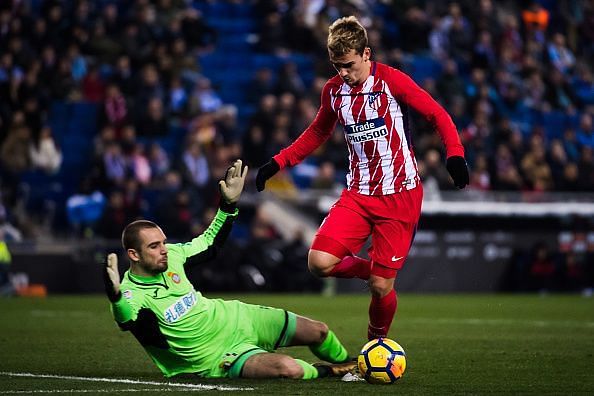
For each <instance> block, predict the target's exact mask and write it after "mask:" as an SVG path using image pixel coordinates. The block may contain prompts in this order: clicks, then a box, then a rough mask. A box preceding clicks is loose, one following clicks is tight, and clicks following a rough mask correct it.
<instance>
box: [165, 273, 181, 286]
mask: <svg viewBox="0 0 594 396" xmlns="http://www.w3.org/2000/svg"><path fill="white" fill-rule="evenodd" d="M167 276H168V277H170V278H171V280H172V281H173V283H175V284H178V283H179V282H181V278H180V277H179V275H178V274H176V273H175V272H168V273H167Z"/></svg>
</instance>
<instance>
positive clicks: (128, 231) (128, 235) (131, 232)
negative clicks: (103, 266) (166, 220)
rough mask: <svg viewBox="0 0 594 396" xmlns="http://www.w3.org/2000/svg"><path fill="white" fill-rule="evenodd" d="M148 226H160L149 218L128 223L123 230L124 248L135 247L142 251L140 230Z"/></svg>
mask: <svg viewBox="0 0 594 396" xmlns="http://www.w3.org/2000/svg"><path fill="white" fill-rule="evenodd" d="M147 228H160V227H159V226H158V225H157V224H155V223H153V222H152V221H149V220H136V221H133V222H132V223H130V224H128V225H127V226H126V228H124V231H123V232H122V246H123V247H124V250H128V249H134V250H136V251H140V248H141V243H140V238H139V235H140V231H141V230H145V229H147Z"/></svg>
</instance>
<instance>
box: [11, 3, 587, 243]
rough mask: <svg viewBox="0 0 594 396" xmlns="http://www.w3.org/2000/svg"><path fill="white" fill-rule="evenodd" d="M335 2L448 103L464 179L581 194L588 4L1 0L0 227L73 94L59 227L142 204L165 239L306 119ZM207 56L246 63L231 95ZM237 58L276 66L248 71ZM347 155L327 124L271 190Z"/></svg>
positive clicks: (191, 227) (330, 174)
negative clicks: (242, 28)
mask: <svg viewBox="0 0 594 396" xmlns="http://www.w3.org/2000/svg"><path fill="white" fill-rule="evenodd" d="M221 4H222V5H223V6H221ZM217 10H218V11H217ZM235 10H240V11H241V12H239V11H238V12H237V13H234V12H235ZM344 15H356V16H357V17H358V18H359V19H360V20H361V21H362V23H363V24H364V25H365V26H366V27H367V29H368V32H369V41H370V46H371V48H372V58H373V59H375V60H378V61H381V62H385V63H388V64H390V65H393V66H396V67H399V68H401V69H402V70H404V71H406V72H408V73H410V74H411V75H412V76H413V78H415V80H416V81H417V83H418V84H419V85H421V86H422V87H424V88H425V89H426V90H427V91H429V92H430V93H431V95H432V96H433V97H435V98H436V99H437V100H438V101H439V102H440V103H441V104H442V105H443V106H444V107H445V108H446V109H447V110H448V112H449V113H450V114H451V116H452V118H453V119H454V122H455V123H456V125H457V127H458V130H459V132H460V136H461V138H462V141H463V143H464V145H465V147H466V150H467V151H466V152H467V160H468V163H469V167H470V171H471V186H470V188H472V189H478V190H513V191H543V192H546V191H566V192H577V191H590V192H591V191H594V155H593V150H594V126H593V117H594V77H593V70H592V67H593V65H594V1H592V0H573V1H572V0H566V1H545V0H542V1H492V0H479V1H470V0H459V1H448V2H443V1H431V0H425V1H423V0H416V1H412V0H349V1H338V0H273V1H251V0H221V1H218V2H217V1H208V0H202V1H191V0H121V1H113V0H96V1H90V0H47V1H41V0H13V1H3V2H1V5H0V152H1V157H0V177H1V179H0V180H1V201H0V206H1V209H2V210H0V226H1V227H3V229H6V230H10V231H6V232H4V234H5V238H13V239H19V238H20V234H21V233H25V234H26V235H34V234H35V232H38V231H36V227H35V224H34V223H35V221H32V220H31V219H32V218H33V216H31V215H30V214H29V215H28V214H27V213H26V209H23V208H22V205H21V206H19V202H20V201H19V198H20V197H21V196H22V194H23V192H22V182H21V181H22V177H21V176H22V175H23V174H24V173H27V172H29V173H30V172H37V173H42V174H45V175H48V177H53V178H54V179H52V180H55V181H57V182H58V183H59V182H60V181H61V180H63V179H60V175H62V174H64V173H65V172H66V171H65V170H64V169H63V168H64V166H63V163H65V162H67V160H68V156H69V155H70V154H71V153H70V152H68V151H62V149H61V147H63V146H64V145H65V144H64V143H65V141H64V140H62V141H61V140H60V139H61V138H60V136H62V134H61V132H62V131H59V130H54V128H52V125H55V124H52V118H53V117H54V112H53V109H54V106H55V104H56V103H81V102H82V103H91V104H94V106H95V108H96V112H95V113H93V114H96V120H93V122H94V123H95V125H96V128H95V132H94V134H93V136H90V141H91V142H92V145H93V150H92V153H93V154H92V156H91V157H90V158H85V160H86V161H85V163H84V164H82V165H81V166H83V167H84V169H85V172H84V176H83V177H82V178H80V180H76V181H75V182H76V184H77V188H76V191H74V192H73V193H72V194H71V196H70V197H69V199H68V205H67V206H68V211H67V215H68V217H67V218H68V221H69V222H70V225H71V226H72V228H74V229H75V230H76V231H77V232H81V233H85V232H88V233H90V235H96V234H98V235H101V236H104V237H107V238H117V237H119V234H120V232H121V229H122V227H123V226H124V225H125V224H126V223H127V222H129V221H131V220H133V219H135V218H137V217H139V216H143V217H149V218H153V219H154V220H156V221H158V222H160V223H161V224H162V225H163V227H164V228H165V229H166V230H167V233H168V235H169V236H170V237H172V238H184V237H187V236H189V235H193V234H195V233H196V232H199V231H200V230H202V229H203V228H204V227H205V225H206V224H208V222H209V220H210V217H209V216H210V215H211V214H212V209H213V208H215V207H216V205H217V200H218V191H217V189H216V181H217V180H218V179H219V178H221V177H222V176H223V174H224V172H225V169H226V168H227V166H228V165H229V164H230V163H231V162H232V160H234V159H235V158H242V159H244V161H245V162H246V163H247V164H248V165H249V166H250V167H251V168H252V169H255V168H256V167H257V166H259V165H261V164H262V163H264V162H265V161H266V160H267V159H268V158H269V157H270V155H271V154H274V153H276V152H278V150H279V149H280V148H281V147H283V146H286V145H287V144H289V143H290V142H291V141H292V140H293V139H295V138H296V137H297V136H298V135H299V134H300V133H301V132H302V130H303V129H304V127H305V126H307V125H308V123H309V122H310V121H311V120H312V119H313V118H314V117H315V114H316V111H317V108H318V105H319V95H320V91H321V88H322V86H323V84H324V82H325V81H326V79H327V78H328V77H330V76H331V75H333V73H335V71H334V70H333V69H332V68H331V65H330V64H329V62H328V60H327V52H326V47H325V43H326V36H327V27H328V25H329V24H330V23H331V22H332V21H333V20H335V19H336V18H338V17H340V16H344ZM221 21H223V22H234V21H238V22H246V26H248V27H249V30H250V31H249V32H248V33H249V34H247V35H245V37H246V42H245V43H243V44H244V45H245V47H246V48H247V49H245V50H242V51H243V52H241V53H237V54H236V53H233V52H230V51H227V52H226V53H225V52H224V49H222V47H221V43H225V42H229V41H230V40H231V39H233V36H232V35H233V33H230V32H229V31H227V30H225V29H219V28H218V26H220V22H221ZM221 51H223V52H224V53H223V54H222V56H225V57H227V58H232V57H234V56H237V59H234V60H233V63H234V65H235V66H234V68H233V69H232V70H229V71H228V72H227V75H226V79H227V82H228V83H230V84H233V83H234V79H235V78H236V77H237V78H238V77H239V76H240V75H241V74H242V73H245V72H249V73H250V75H249V78H248V80H249V81H248V82H247V83H245V84H239V83H237V86H236V88H235V89H237V90H240V91H241V96H240V100H225V99H224V98H228V97H229V92H228V91H227V89H228V87H229V86H230V85H229V84H226V85H221V84H219V83H218V82H217V83H213V80H212V79H211V78H209V76H213V75H214V73H215V72H216V70H212V68H211V69H209V68H208V67H205V66H204V65H203V64H202V62H201V59H203V57H204V56H205V55H208V54H216V53H219V55H221ZM251 54H266V55H270V56H275V57H277V58H278V59H281V60H285V61H282V62H281V66H280V67H278V68H273V67H266V66H260V67H257V68H248V67H247V63H248V58H249V57H250V55H251ZM295 54H299V55H304V56H306V57H308V59H310V60H311V62H310V65H309V67H308V68H306V69H303V66H302V65H301V64H299V65H298V64H297V63H296V62H293V61H291V59H292V58H291V56H292V55H295ZM413 117H415V115H414V114H413ZM415 121H416V122H415V123H414V134H413V142H414V146H415V152H416V155H417V158H418V165H419V170H420V172H421V175H422V178H423V180H424V182H425V183H426V184H427V185H433V186H435V187H436V188H437V189H440V190H443V189H450V188H452V186H451V184H450V181H449V176H448V175H447V172H446V171H445V168H444V166H443V163H444V158H443V155H444V153H443V150H442V144H441V142H440V141H439V136H438V135H437V134H436V133H435V132H434V131H433V130H432V129H431V127H430V126H429V125H427V124H426V123H425V122H424V121H423V120H422V119H418V117H415ZM69 147H71V145H70V146H69ZM81 150H83V148H82V147H81ZM347 160H348V155H347V151H346V147H345V143H344V136H343V132H342V131H341V130H338V129H337V130H336V131H335V132H334V134H333V136H332V137H331V138H330V139H329V140H328V142H327V143H326V144H325V145H324V146H323V147H322V148H321V149H320V150H318V152H317V153H315V155H314V156H313V157H311V158H310V159H308V160H307V161H306V163H304V164H303V165H300V166H298V167H297V168H296V169H294V170H292V171H291V173H286V174H284V179H282V177H281V179H280V181H277V182H276V183H277V187H281V188H283V189H284V190H285V191H295V190H297V189H299V188H314V189H327V188H334V187H336V186H337V185H340V184H342V183H343V182H344V175H345V173H346V171H347V165H348V164H347ZM87 169H88V171H87ZM251 177H253V175H251ZM249 184H250V188H251V182H250V183H249ZM273 189H274V188H273ZM60 204H64V203H60ZM80 208H86V211H85V210H83V211H81V210H80ZM45 212H47V211H45ZM81 213H82V214H81ZM254 219H257V220H258V221H254ZM258 222H263V223H265V224H266V227H272V226H271V225H270V224H269V222H268V220H267V219H265V216H264V215H263V214H260V213H258V211H255V212H254V214H253V216H252V218H250V219H246V224H247V225H246V227H245V228H247V229H248V231H246V232H245V233H244V236H245V239H246V240H251V239H253V238H255V236H254V235H255V234H256V231H254V230H252V229H250V228H252V226H251V224H256V223H258ZM48 224H49V226H48V227H49V230H50V231H52V230H53V229H56V228H58V229H59V228H60V227H59V225H57V224H56V223H55V222H54V223H52V222H51V221H50V222H49V223H48ZM14 226H16V227H14ZM239 228H240V229H241V227H239ZM271 234H275V233H274V230H272V231H271Z"/></svg>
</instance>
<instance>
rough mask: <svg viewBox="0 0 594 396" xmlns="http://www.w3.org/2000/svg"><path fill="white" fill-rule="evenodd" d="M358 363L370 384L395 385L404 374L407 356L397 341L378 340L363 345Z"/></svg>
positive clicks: (363, 375) (362, 374)
mask: <svg viewBox="0 0 594 396" xmlns="http://www.w3.org/2000/svg"><path fill="white" fill-rule="evenodd" d="M357 363H358V365H359V371H360V372H361V376H362V377H363V378H365V380H366V381H367V382H369V383H370V384H393V383H394V382H396V381H398V380H399V379H400V377H402V374H404V370H405V369H406V354H405V353H404V349H402V347H401V346H400V345H399V344H398V343H397V342H396V341H394V340H391V339H389V338H377V339H375V340H371V341H369V342H368V343H367V344H365V345H363V348H362V349H361V352H360V353H359V357H358V358H357Z"/></svg>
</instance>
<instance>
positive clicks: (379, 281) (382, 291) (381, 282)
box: [367, 276, 394, 298]
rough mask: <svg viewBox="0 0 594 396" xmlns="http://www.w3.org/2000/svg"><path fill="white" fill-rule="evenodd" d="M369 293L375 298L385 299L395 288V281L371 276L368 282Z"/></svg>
mask: <svg viewBox="0 0 594 396" xmlns="http://www.w3.org/2000/svg"><path fill="white" fill-rule="evenodd" d="M367 284H368V285H369V291H370V292H371V294H372V295H373V296H375V297H380V298H381V297H384V296H386V295H387V294H388V293H390V291H391V290H392V289H393V288H394V281H393V280H391V279H384V278H380V277H376V276H371V277H370V278H369V281H368V282H367Z"/></svg>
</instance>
